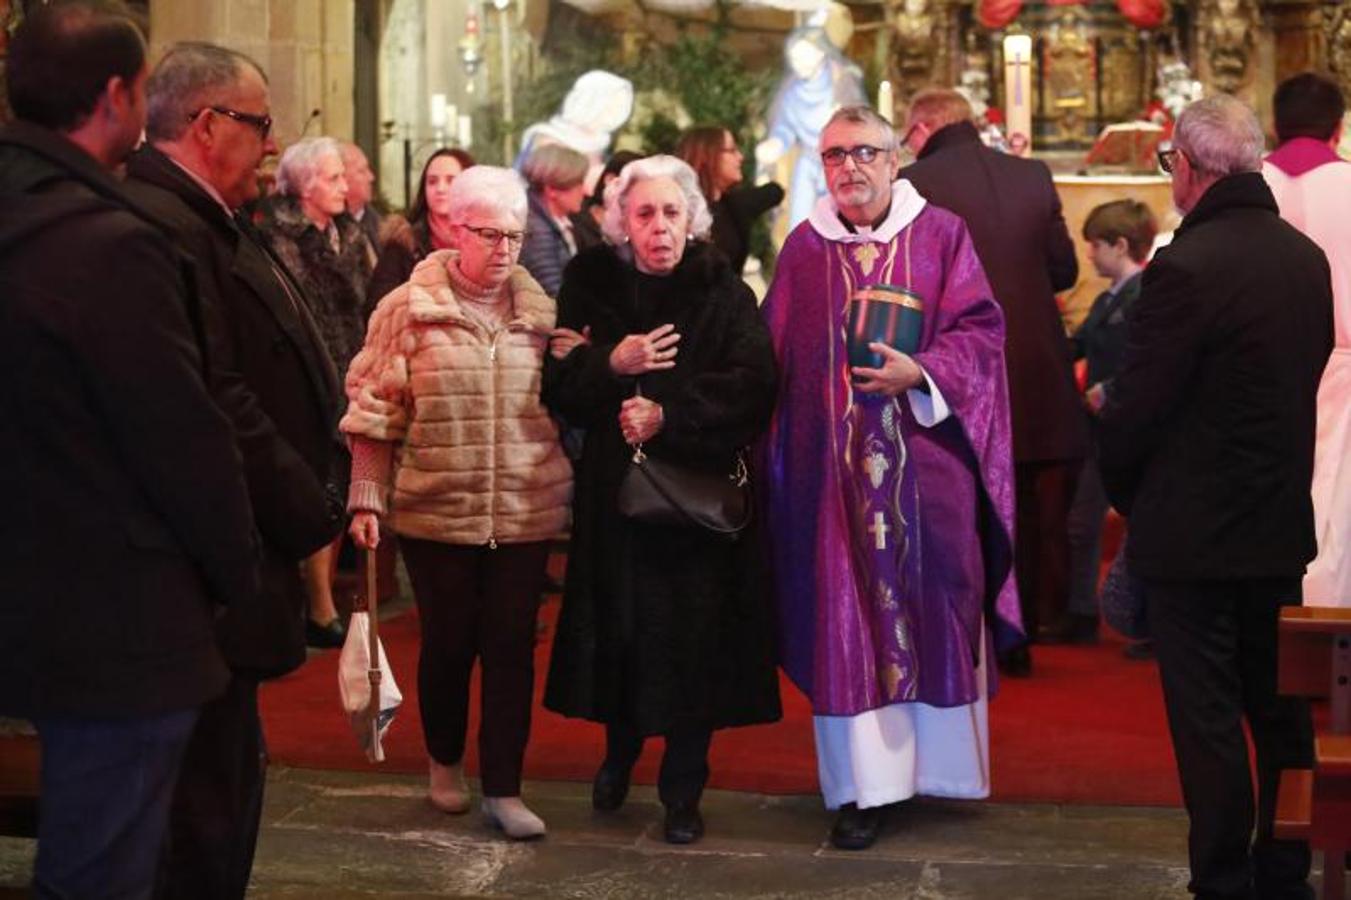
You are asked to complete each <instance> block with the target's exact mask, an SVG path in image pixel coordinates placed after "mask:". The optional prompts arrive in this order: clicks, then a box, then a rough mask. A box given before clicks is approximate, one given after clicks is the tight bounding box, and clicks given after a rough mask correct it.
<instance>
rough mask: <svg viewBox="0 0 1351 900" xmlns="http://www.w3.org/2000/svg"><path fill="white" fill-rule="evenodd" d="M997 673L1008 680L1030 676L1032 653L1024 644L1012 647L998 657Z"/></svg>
mask: <svg viewBox="0 0 1351 900" xmlns="http://www.w3.org/2000/svg"><path fill="white" fill-rule="evenodd" d="M999 671H1000V672H1001V673H1003V674H1004V675H1007V676H1008V677H1009V678H1027V677H1028V676H1030V675H1031V674H1032V651H1031V650H1028V649H1027V645H1026V644H1023V645H1022V646H1021V647H1014V648H1013V649H1012V650H1010V651H1009V652H1008V653H1005V654H1004V655H1002V656H1000V657H999Z"/></svg>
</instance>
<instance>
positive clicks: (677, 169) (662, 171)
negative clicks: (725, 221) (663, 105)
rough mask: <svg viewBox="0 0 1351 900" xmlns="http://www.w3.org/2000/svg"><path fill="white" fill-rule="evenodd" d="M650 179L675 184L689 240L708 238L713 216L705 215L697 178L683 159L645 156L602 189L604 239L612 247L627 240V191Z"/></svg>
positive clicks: (632, 163) (705, 208) (702, 197)
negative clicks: (682, 208)
mask: <svg viewBox="0 0 1351 900" xmlns="http://www.w3.org/2000/svg"><path fill="white" fill-rule="evenodd" d="M653 178H669V179H671V180H672V181H674V182H675V183H676V187H678V188H680V193H682V194H684V195H685V212H686V214H687V215H688V219H687V223H688V225H689V235H690V237H695V238H701V239H702V238H706V237H708V230H709V229H710V228H712V227H713V216H712V214H711V213H709V211H708V201H706V200H705V199H704V194H703V191H701V190H699V176H698V175H695V174H694V170H693V169H691V168H690V165H689V163H687V162H685V161H684V160H683V159H678V158H677V157H674V156H649V157H646V158H644V159H635V160H634V161H633V162H631V163H629V164H628V165H627V166H625V167H624V168H623V169H622V170H621V171H620V173H619V177H617V178H616V179H615V180H614V181H611V182H610V183H609V184H608V185H606V187H605V217H604V219H602V220H601V226H600V227H601V231H603V232H604V233H605V239H606V240H608V241H609V242H610V243H612V244H614V245H615V246H616V247H618V246H621V245H622V244H623V243H624V241H625V240H627V239H628V232H627V231H626V230H625V219H624V213H625V211H626V210H627V209H628V197H629V188H631V187H633V186H634V185H635V184H638V183H639V182H642V181H650V180H652V179H653Z"/></svg>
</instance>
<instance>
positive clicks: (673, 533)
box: [545, 156, 780, 843]
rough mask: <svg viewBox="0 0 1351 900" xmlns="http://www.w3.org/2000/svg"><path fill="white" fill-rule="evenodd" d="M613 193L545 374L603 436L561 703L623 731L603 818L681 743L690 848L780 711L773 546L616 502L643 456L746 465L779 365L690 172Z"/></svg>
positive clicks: (643, 180) (669, 781)
mask: <svg viewBox="0 0 1351 900" xmlns="http://www.w3.org/2000/svg"><path fill="white" fill-rule="evenodd" d="M605 195H606V199H605V219H604V229H605V233H606V237H607V239H608V240H609V241H610V242H611V244H612V245H606V246H600V247H594V248H592V249H590V250H587V251H584V252H582V253H581V254H579V255H578V256H577V257H575V258H574V259H573V260H572V262H571V263H569V265H568V267H567V269H566V271H565V273H564V276H563V286H562V290H561V292H560V294H559V324H560V326H563V328H561V329H560V335H559V338H558V339H557V341H556V348H555V351H554V353H553V354H551V355H552V357H554V358H551V360H550V361H549V362H548V363H547V364H546V368H545V400H546V402H547V403H548V404H549V405H550V406H551V407H552V408H553V409H554V411H555V412H558V413H560V414H561V415H562V416H563V417H564V418H565V419H566V420H567V421H569V422H573V423H576V424H578V425H580V426H582V427H584V428H585V429H586V439H585V444H584V446H583V450H582V456H581V460H580V463H579V465H578V470H577V492H576V501H575V504H574V507H573V530H572V546H571V549H570V551H569V556H568V574H567V585H566V589H565V592H564V596H563V609H562V613H561V616H560V620H559V623H558V632H557V636H556V640H555V642H554V648H553V658H552V663H551V666H550V671H549V681H548V688H547V692H546V696H545V705H546V706H548V707H549V708H550V709H553V710H555V711H557V712H560V713H563V714H564V715H568V716H575V717H580V718H585V719H590V720H592V721H596V722H602V723H604V724H605V726H606V753H605V760H604V762H603V763H602V765H601V766H600V769H599V771H598V772H597V773H596V779H595V783H594V785H593V793H592V802H593V805H594V806H595V808H596V809H598V810H614V809H618V808H619V806H620V805H621V804H622V803H623V802H624V798H625V796H626V794H627V791H628V786H629V773H630V770H631V769H632V767H633V764H634V762H635V761H636V760H637V758H638V755H639V752H640V751H641V749H642V746H643V741H644V739H645V738H646V737H648V736H651V735H662V736H664V737H665V739H666V750H665V756H664V757H663V759H662V765H661V775H660V779H659V792H660V796H661V800H662V803H663V804H664V806H665V807H666V817H665V825H664V827H665V836H666V840H668V841H670V842H672V843H690V842H693V841H696V840H698V839H699V838H700V836H701V835H702V834H703V820H702V818H701V817H700V814H699V798H700V795H701V793H702V791H703V788H704V784H705V783H706V781H707V780H708V748H709V742H710V740H711V738H712V733H713V731H714V729H717V728H723V727H727V726H732V725H747V724H751V723H755V722H768V721H773V720H774V719H777V718H778V717H779V715H780V708H779V694H778V679H777V675H776V672H775V668H774V652H773V637H772V635H773V632H774V629H773V626H772V623H771V620H770V617H769V613H768V609H769V607H768V603H767V596H766V594H765V592H764V588H765V579H764V577H763V574H762V570H761V569H760V555H759V548H758V546H757V541H756V540H755V539H754V537H753V536H752V535H750V534H748V533H746V532H743V533H742V534H741V535H740V536H739V537H738V538H737V539H735V540H729V539H728V537H727V536H726V535H721V534H715V533H713V532H711V531H706V530H704V529H703V528H701V527H699V526H694V525H670V526H667V525H650V524H645V523H642V522H638V521H633V520H629V519H626V518H625V517H624V516H623V515H622V514H621V513H620V512H619V509H618V506H617V497H618V494H619V486H620V482H621V480H622V479H623V477H624V474H625V471H626V470H627V469H628V467H629V465H630V458H631V457H632V456H633V455H634V451H633V449H632V447H633V446H634V445H638V444H641V445H642V446H643V450H644V452H645V453H647V454H648V455H649V456H651V457H652V458H654V459H662V460H666V461H669V462H674V463H677V464H680V465H682V466H685V467H687V468H690V469H699V470H703V471H706V472H710V473H718V474H725V473H730V472H731V471H733V469H734V467H735V465H736V460H737V457H738V453H739V451H740V450H741V449H742V448H744V447H746V446H747V445H748V444H750V443H751V442H752V441H753V440H755V438H756V437H757V436H758V435H759V434H760V433H761V432H762V431H763V430H764V428H765V427H766V425H767V423H768V421H769V417H770V413H771V411H772V409H773V405H774V397H775V369H774V356H773V352H772V350H771V347H770V340H769V335H768V333H767V332H766V330H765V327H764V325H763V324H762V323H761V320H760V317H759V315H758V313H757V310H756V305H755V299H754V297H753V296H752V294H751V292H750V289H749V288H747V287H746V286H745V284H743V283H742V282H741V280H740V279H739V278H738V277H737V276H736V274H735V273H734V272H733V271H732V268H731V266H730V264H729V263H728V261H727V259H726V257H725V256H723V255H722V253H721V252H720V251H718V250H717V249H716V248H714V247H712V246H711V245H709V244H708V243H706V242H705V241H704V237H705V236H706V235H707V233H708V229H709V225H710V217H709V213H708V208H707V205H706V204H705V202H704V199H703V196H702V195H701V194H700V192H699V185H698V181H697V179H696V177H695V174H694V172H693V170H692V169H690V167H689V166H688V165H686V164H685V163H684V162H681V161H680V160H678V159H676V158H675V157H671V156H661V157H651V158H648V159H645V160H639V161H637V162H632V163H630V164H629V165H627V166H626V167H625V168H624V170H623V172H622V173H621V174H620V176H619V177H618V178H617V179H616V180H615V182H614V183H612V184H611V185H610V186H609V187H608V188H607V189H606V192H605ZM563 354H566V355H563ZM560 355H561V356H562V358H561V359H557V357H559V356H560ZM640 389H641V392H640Z"/></svg>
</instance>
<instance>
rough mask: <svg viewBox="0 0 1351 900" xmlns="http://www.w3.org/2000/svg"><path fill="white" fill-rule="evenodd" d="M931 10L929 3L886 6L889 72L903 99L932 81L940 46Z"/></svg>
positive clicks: (917, 0) (906, 0)
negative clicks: (889, 26) (889, 32)
mask: <svg viewBox="0 0 1351 900" xmlns="http://www.w3.org/2000/svg"><path fill="white" fill-rule="evenodd" d="M932 6H933V0H900V2H895V0H893V2H892V3H891V6H890V12H891V14H892V28H893V30H894V31H895V34H894V35H893V37H892V40H893V44H892V53H891V56H892V68H893V70H894V72H895V81H896V83H897V84H898V85H899V86H900V89H901V96H902V97H903V98H905V99H909V98H910V97H911V96H912V95H913V94H914V93H915V92H916V91H918V90H919V89H920V88H922V87H924V86H926V85H927V84H929V83H930V82H931V81H932V80H933V69H934V61H935V60H936V59H937V58H938V45H939V43H940V42H939V40H938V37H939V35H938V30H937V28H936V27H935V22H934V18H935V17H934V13H933V10H932V8H931V7H932Z"/></svg>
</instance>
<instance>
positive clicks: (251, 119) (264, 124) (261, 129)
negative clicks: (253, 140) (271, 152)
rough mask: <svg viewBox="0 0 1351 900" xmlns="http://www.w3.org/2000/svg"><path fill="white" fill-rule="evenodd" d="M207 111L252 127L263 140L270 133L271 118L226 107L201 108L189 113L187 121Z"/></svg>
mask: <svg viewBox="0 0 1351 900" xmlns="http://www.w3.org/2000/svg"><path fill="white" fill-rule="evenodd" d="M208 109H209V110H211V111H212V112H214V113H220V114H221V115H222V116H226V117H227V118H231V119H234V120H235V121H236V122H239V123H241V124H243V125H248V126H250V127H252V128H253V129H255V130H256V131H257V132H258V136H259V137H261V138H262V139H263V140H267V136H268V135H269V134H271V133H272V117H271V116H259V115H254V114H253V113H245V112H240V111H239V110H237V109H230V108H229V107H228V106H203V107H202V108H201V109H199V110H197V111H196V112H193V113H190V114H189V115H188V121H189V122H191V121H192V120H193V119H195V118H197V117H198V116H200V115H201V114H202V112H203V111H205V110H208Z"/></svg>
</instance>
